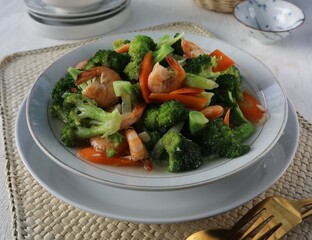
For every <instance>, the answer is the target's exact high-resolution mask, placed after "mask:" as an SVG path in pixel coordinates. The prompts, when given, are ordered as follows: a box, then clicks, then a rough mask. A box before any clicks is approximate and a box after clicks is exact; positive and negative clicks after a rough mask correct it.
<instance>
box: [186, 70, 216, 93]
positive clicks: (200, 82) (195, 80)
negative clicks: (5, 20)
mask: <svg viewBox="0 0 312 240" xmlns="http://www.w3.org/2000/svg"><path fill="white" fill-rule="evenodd" d="M185 85H186V86H188V87H195V88H204V89H207V90H211V89H214V88H217V87H218V86H219V85H218V84H217V83H216V82H215V81H213V80H210V79H208V78H205V77H202V76H199V75H196V74H193V73H186V81H185Z"/></svg>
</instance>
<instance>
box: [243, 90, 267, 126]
mask: <svg viewBox="0 0 312 240" xmlns="http://www.w3.org/2000/svg"><path fill="white" fill-rule="evenodd" d="M238 105H239V107H240V109H241V111H242V113H243V114H244V116H245V117H246V118H247V119H248V120H249V121H250V122H252V123H258V122H259V121H260V120H261V119H262V118H263V116H264V113H265V111H264V110H263V108H262V107H261V105H260V103H259V101H258V99H257V98H256V97H255V96H253V95H252V94H251V93H249V92H247V91H246V90H244V91H243V100H241V101H238Z"/></svg>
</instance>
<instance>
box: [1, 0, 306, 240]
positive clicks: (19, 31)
mask: <svg viewBox="0 0 312 240" xmlns="http://www.w3.org/2000/svg"><path fill="white" fill-rule="evenodd" d="M292 1H293V2H295V3H296V4H297V5H298V6H300V7H302V8H303V9H304V11H305V14H306V21H305V23H304V25H303V26H301V27H300V28H299V29H298V30H297V31H296V32H295V33H294V34H293V35H291V36H290V37H288V38H287V39H286V41H283V42H279V43H276V44H274V45H262V44H261V43H259V42H257V41H256V40H254V39H251V38H250V37H249V36H248V35H247V34H246V33H245V32H244V31H243V30H242V28H241V26H240V24H239V23H238V22H237V21H236V20H235V18H234V17H233V15H231V14H222V13H217V12H211V11H207V10H205V9H202V8H199V7H198V6H197V5H196V4H195V3H194V2H193V1H192V0H158V1H151V0H132V2H131V5H132V6H131V7H132V15H131V17H130V19H129V20H128V21H127V22H126V23H125V24H124V25H123V26H121V27H120V28H118V29H116V30H114V31H113V32H115V33H116V32H125V31H129V30H136V29H141V28H145V27H150V26H154V25H158V24H161V23H168V22H176V21H188V22H193V23H196V24H198V25H200V26H203V27H205V28H207V29H208V30H209V31H210V32H212V33H213V34H214V35H215V36H217V37H218V38H220V39H223V40H225V41H227V42H229V43H231V44H232V45H234V46H237V47H240V48H242V49H244V50H246V51H247V52H249V53H251V54H253V55H254V56H255V57H257V58H258V59H259V60H260V61H262V62H263V63H264V64H265V65H267V66H268V68H270V69H271V71H272V72H273V73H274V75H275V76H276V77H277V78H278V80H279V81H280V83H281V85H282V87H283V88H284V90H285V92H286V94H287V96H288V98H289V99H290V101H291V102H292V103H293V104H294V106H295V108H296V110H297V111H298V112H299V113H300V114H301V115H303V117H304V118H306V119H307V120H308V121H310V122H312V107H311V103H310V96H311V92H312V27H311V26H312V5H311V3H310V1H309V0H301V1H294V0H292ZM0 6H1V8H0V59H2V58H3V57H5V56H6V55H10V54H12V53H14V52H19V51H25V50H30V49H36V48H42V47H48V46H53V45H58V44H62V43H67V42H72V41H65V40H55V39H49V38H46V37H43V36H40V35H38V34H37V33H36V32H35V31H34V29H33V26H32V24H31V22H29V21H28V16H27V12H26V7H25V5H24V2H23V1H22V0H11V1H6V0H0ZM17 84H18V83H17ZM3 164H4V163H3V161H0V169H4V167H3V166H1V165H3ZM9 207H10V206H9V197H8V192H7V191H6V188H5V177H4V173H3V172H2V170H1V172H0V216H1V218H0V239H6V240H7V239H11V238H12V236H11V229H12V226H11V225H10V209H9Z"/></svg>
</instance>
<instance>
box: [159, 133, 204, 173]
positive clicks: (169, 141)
mask: <svg viewBox="0 0 312 240" xmlns="http://www.w3.org/2000/svg"><path fill="white" fill-rule="evenodd" d="M162 143H163V145H164V147H165V150H166V152H167V153H168V155H169V165H168V170H169V171H170V172H184V171H189V170H194V169H196V168H198V167H199V166H200V165H201V164H202V157H201V152H200V147H199V145H197V144H196V143H195V142H193V141H191V140H189V139H187V138H186V137H184V136H183V135H182V134H181V133H179V132H174V131H169V132H167V133H166V134H165V135H164V136H163V138H162Z"/></svg>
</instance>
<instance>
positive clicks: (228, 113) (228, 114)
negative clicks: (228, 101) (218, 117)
mask: <svg viewBox="0 0 312 240" xmlns="http://www.w3.org/2000/svg"><path fill="white" fill-rule="evenodd" d="M230 111H231V109H230V108H229V109H228V110H227V111H226V113H225V115H224V119H223V121H224V123H225V124H226V125H228V126H230Z"/></svg>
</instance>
